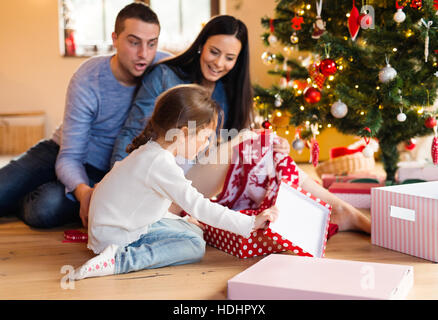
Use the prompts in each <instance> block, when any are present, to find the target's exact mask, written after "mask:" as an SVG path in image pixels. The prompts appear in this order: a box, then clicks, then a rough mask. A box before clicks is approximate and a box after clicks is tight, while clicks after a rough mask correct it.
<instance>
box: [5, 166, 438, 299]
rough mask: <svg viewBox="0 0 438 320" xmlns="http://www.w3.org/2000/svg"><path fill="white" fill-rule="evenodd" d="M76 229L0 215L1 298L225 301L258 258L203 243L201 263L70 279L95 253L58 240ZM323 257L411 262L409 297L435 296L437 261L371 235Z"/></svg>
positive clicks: (341, 237)
mask: <svg viewBox="0 0 438 320" xmlns="http://www.w3.org/2000/svg"><path fill="white" fill-rule="evenodd" d="M305 170H306V171H308V172H309V170H311V168H309V167H307V168H305ZM77 227H78V226H66V227H64V228H58V229H53V230H49V231H47V230H44V231H43V230H36V229H32V228H30V227H28V226H26V225H24V224H23V223H22V222H21V221H19V220H17V219H15V218H0V299H169V300H171V299H177V300H185V299H194V300H197V299H226V298H227V280H228V279H230V278H232V277H233V276H234V275H236V274H238V273H239V272H241V271H243V270H245V269H246V268H248V267H249V266H251V265H252V264H254V263H256V262H257V261H259V260H260V259H261V257H256V258H251V259H243V260H241V259H238V258H236V257H234V256H231V255H229V254H227V253H224V252H222V251H219V250H217V249H215V248H212V247H207V251H206V255H205V257H204V258H203V260H202V261H201V262H199V263H195V264H190V265H183V266H176V267H166V268H161V269H155V270H144V271H140V272H135V273H129V274H125V275H115V276H109V277H101V278H92V279H86V280H82V281H76V282H72V283H70V282H68V281H66V280H65V278H66V275H67V273H68V272H69V271H71V270H72V269H71V267H69V266H72V267H77V266H79V265H81V264H82V263H84V262H85V261H86V260H87V259H89V258H91V257H92V256H93V254H92V253H91V251H89V250H87V248H86V244H84V243H63V242H62V240H63V231H64V230H65V229H67V228H77ZM326 257H327V258H333V259H349V260H356V261H372V262H381V263H395V264H405V265H411V266H414V288H413V289H412V290H411V292H410V294H409V297H408V298H409V299H438V264H435V263H433V262H430V261H427V260H423V259H419V258H415V257H412V256H408V255H405V254H402V253H399V252H395V251H391V250H387V249H384V248H381V247H377V246H374V245H372V244H371V241H370V236H369V235H364V234H360V233H353V232H342V233H338V234H336V235H335V236H333V237H332V238H331V239H330V240H329V241H328V244H327V251H326Z"/></svg>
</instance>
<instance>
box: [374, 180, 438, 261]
mask: <svg viewBox="0 0 438 320" xmlns="http://www.w3.org/2000/svg"><path fill="white" fill-rule="evenodd" d="M371 192H372V196H371V198H372V205H371V243H372V244H375V245H378V246H381V247H384V248H388V249H391V250H395V251H399V252H403V253H406V254H409V255H413V256H416V257H419V258H423V259H427V260H430V261H434V262H438V181H432V182H423V183H415V184H404V185H396V186H389V187H382V188H375V189H372V191H371Z"/></svg>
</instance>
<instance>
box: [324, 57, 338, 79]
mask: <svg viewBox="0 0 438 320" xmlns="http://www.w3.org/2000/svg"><path fill="white" fill-rule="evenodd" d="M319 70H320V71H321V73H322V74H323V75H324V76H326V77H328V76H330V75H332V74H335V73H336V71H338V69H337V66H336V62H334V61H333V60H332V59H324V60H322V61H321V63H320V64H319Z"/></svg>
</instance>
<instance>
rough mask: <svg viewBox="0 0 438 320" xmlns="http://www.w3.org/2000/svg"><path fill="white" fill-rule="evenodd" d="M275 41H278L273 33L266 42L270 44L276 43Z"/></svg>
mask: <svg viewBox="0 0 438 320" xmlns="http://www.w3.org/2000/svg"><path fill="white" fill-rule="evenodd" d="M277 41H278V39H277V37H276V36H275V35H273V34H271V35H269V37H268V42H269V44H270V45H273V44H275V43H277Z"/></svg>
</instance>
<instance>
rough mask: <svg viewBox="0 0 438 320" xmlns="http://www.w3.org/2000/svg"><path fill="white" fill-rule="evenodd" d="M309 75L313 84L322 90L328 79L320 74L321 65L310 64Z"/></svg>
mask: <svg viewBox="0 0 438 320" xmlns="http://www.w3.org/2000/svg"><path fill="white" fill-rule="evenodd" d="M309 75H310V78H312V80H313V83H315V84H316V85H317V86H318V88H319V89H322V87H323V86H324V82H325V78H326V77H325V76H324V75H323V74H322V73H321V72H320V69H319V65H318V64H317V63H316V62H314V63H311V64H310V66H309ZM306 86H307V83H306Z"/></svg>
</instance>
